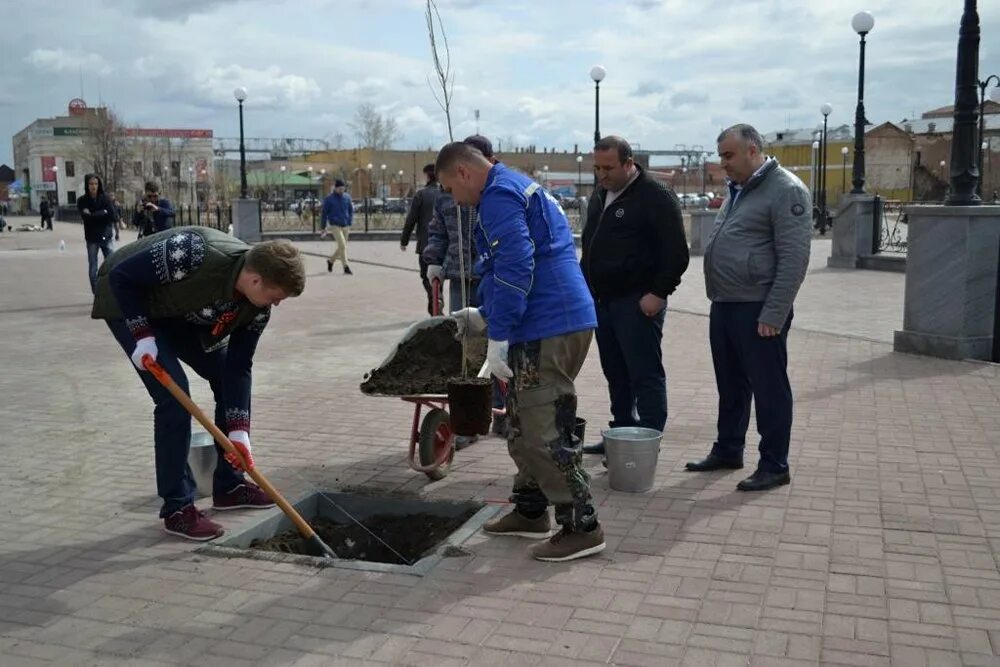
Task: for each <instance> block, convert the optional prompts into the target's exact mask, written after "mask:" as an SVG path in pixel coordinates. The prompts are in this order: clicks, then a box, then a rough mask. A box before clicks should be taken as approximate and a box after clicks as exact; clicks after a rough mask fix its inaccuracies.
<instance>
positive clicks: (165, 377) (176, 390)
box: [142, 354, 315, 540]
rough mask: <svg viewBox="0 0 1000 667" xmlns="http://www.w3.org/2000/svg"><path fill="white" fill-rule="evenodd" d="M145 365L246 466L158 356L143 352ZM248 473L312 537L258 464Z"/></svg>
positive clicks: (303, 533) (304, 524)
mask: <svg viewBox="0 0 1000 667" xmlns="http://www.w3.org/2000/svg"><path fill="white" fill-rule="evenodd" d="M142 365H143V366H145V367H146V370H147V371H149V372H150V373H152V375H153V377H155V378H156V379H157V380H158V381H159V382H160V384H162V385H163V386H164V387H166V389H167V391H169V392H170V394H171V395H172V396H173V397H174V398H176V399H177V402H178V403H180V404H181V405H183V406H184V408H185V409H186V410H187V411H188V412H190V413H191V416H192V417H194V418H195V419H197V420H198V423H199V424H201V425H202V426H204V427H205V430H207V431H208V432H209V433H211V434H212V437H213V438H215V441H216V442H217V443H219V446H221V447H222V448H223V449H224V450H226V452H227V453H229V454H233V455H235V456H236V459H237V460H238V461H239V462H240V463H241V464H243V467H244V469H246V461H245V460H244V459H243V456H242V455H241V454H240V451H239V450H238V449H236V448H235V447H233V443H232V442H231V441H230V440H229V438H228V437H227V436H226V434H225V433H223V432H222V431H221V430H219V427H218V426H216V425H215V424H214V423H213V422H212V420H210V419H209V418H208V417H207V416H206V415H205V413H204V412H202V411H201V408H199V407H198V406H197V405H195V403H194V401H192V400H191V397H190V396H188V395H187V393H186V392H185V391H184V390H183V389H181V388H180V387H179V386H177V383H176V382H174V379H173V378H172V377H170V373H168V372H167V371H166V369H164V368H163V366H161V365H160V364H158V363H157V362H156V360H155V359H153V357H151V356H150V355H148V354H147V355H145V356H143V358H142ZM247 474H248V475H250V477H251V478H252V479H253V481H254V482H256V483H257V485H258V486H259V487H260V488H262V489H263V490H264V493H266V494H267V495H268V496H270V498H271V500H273V501H274V502H275V504H276V505H277V506H278V507H280V508H281V511H282V512H284V513H285V514H286V515H287V516H288V518H289V519H291V520H292V523H294V524H295V527H296V528H298V530H299V533H300V534H301V535H302V537H304V538H306V539H307V540H308V539H312V538H313V536H314V535H315V531H313V529H312V526H310V525H309V523H308V522H307V521H306V520H305V519H303V518H302V515H300V514H299V513H298V512H296V511H295V508H294V507H292V505H291V504H290V503H289V502H288V501H287V500H285V497H284V496H282V495H281V493H280V492H279V491H278V490H277V489H276V488H274V487H273V486H272V485H271V483H270V482H269V481H267V478H266V477H264V475H263V474H261V473H260V471H259V470H257V468H256V466H255V467H253V468H251V469H250V470H247Z"/></svg>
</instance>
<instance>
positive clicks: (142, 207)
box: [132, 181, 175, 238]
mask: <svg viewBox="0 0 1000 667" xmlns="http://www.w3.org/2000/svg"><path fill="white" fill-rule="evenodd" d="M144 190H145V193H146V194H145V196H143V198H142V200H141V201H140V202H139V204H138V205H137V206H136V210H135V215H134V216H133V218H132V220H133V222H134V223H135V226H136V227H138V228H139V237H140V238H141V237H143V236H149V235H150V234H155V233H157V232H162V231H164V230H165V229H170V228H171V227H173V226H174V216H175V213H174V206H173V204H171V203H170V200H169V199H166V198H165V197H160V185H159V184H158V183H157V182H156V181H146V185H145V188H144Z"/></svg>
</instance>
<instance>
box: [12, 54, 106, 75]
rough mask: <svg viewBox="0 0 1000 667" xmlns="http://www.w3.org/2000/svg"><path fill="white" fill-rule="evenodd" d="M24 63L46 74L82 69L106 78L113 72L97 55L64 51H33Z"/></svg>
mask: <svg viewBox="0 0 1000 667" xmlns="http://www.w3.org/2000/svg"><path fill="white" fill-rule="evenodd" d="M24 61H25V62H26V63H28V64H29V65H33V66H34V67H36V68H38V69H40V70H42V71H48V72H79V71H80V70H81V69H82V70H83V71H84V72H87V73H88V74H94V73H96V74H100V75H101V76H108V75H109V74H111V72H112V71H113V70H112V68H111V65H109V64H108V61H106V60H105V59H104V58H103V57H102V56H100V55H99V54H96V53H84V52H82V51H67V50H66V49H34V50H33V51H31V53H29V54H28V55H27V56H25V58H24Z"/></svg>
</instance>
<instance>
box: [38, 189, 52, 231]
mask: <svg viewBox="0 0 1000 667" xmlns="http://www.w3.org/2000/svg"><path fill="white" fill-rule="evenodd" d="M38 213H39V214H40V215H41V216H42V229H47V230H49V231H50V232H51V231H52V204H50V203H49V198H48V197H42V201H41V203H39V204H38Z"/></svg>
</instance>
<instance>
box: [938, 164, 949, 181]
mask: <svg viewBox="0 0 1000 667" xmlns="http://www.w3.org/2000/svg"><path fill="white" fill-rule="evenodd" d="M944 165H945V161H944V160H941V161H940V162H938V166H939V167H941V180H942V181H944V182H945V184H947V183H948V179H947V178H945V177H944Z"/></svg>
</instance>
